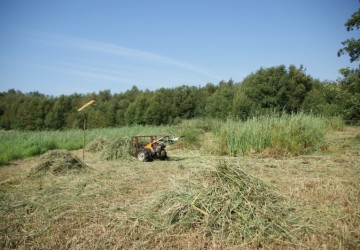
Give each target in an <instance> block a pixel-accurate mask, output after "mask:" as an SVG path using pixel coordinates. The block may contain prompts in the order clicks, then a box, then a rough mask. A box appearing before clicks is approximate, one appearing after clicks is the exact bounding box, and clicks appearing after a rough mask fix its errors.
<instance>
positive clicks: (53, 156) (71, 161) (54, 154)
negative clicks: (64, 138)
mask: <svg viewBox="0 0 360 250" xmlns="http://www.w3.org/2000/svg"><path fill="white" fill-rule="evenodd" d="M88 169H89V166H88V165H86V163H85V162H83V161H82V160H80V159H79V158H77V157H76V156H74V155H72V154H71V153H70V152H69V151H67V150H52V151H49V152H47V153H46V154H44V155H42V156H41V157H40V163H39V164H37V165H36V166H34V167H33V168H32V169H31V170H30V172H29V176H32V177H36V176H41V175H44V174H47V173H51V174H55V175H59V174H66V173H68V172H70V171H71V172H74V171H77V172H79V171H86V170H88Z"/></svg>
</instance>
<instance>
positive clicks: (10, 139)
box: [0, 125, 174, 165]
mask: <svg viewBox="0 0 360 250" xmlns="http://www.w3.org/2000/svg"><path fill="white" fill-rule="evenodd" d="M173 132H174V128H172V127H170V126H140V125H137V126H128V127H122V128H105V129H91V130H87V131H86V142H87V143H88V142H90V141H92V140H94V139H96V138H99V137H105V138H108V139H109V140H114V139H117V138H119V137H130V136H133V135H148V134H155V135H162V134H164V135H167V134H171V133H173ZM0 142H1V143H0V165H1V164H5V163H7V162H9V161H11V160H16V159H22V158H26V157H30V156H35V155H40V154H43V153H45V152H47V151H49V150H53V149H66V150H75V149H80V148H82V147H83V131H82V130H80V129H77V130H65V131H36V132H34V131H0Z"/></svg>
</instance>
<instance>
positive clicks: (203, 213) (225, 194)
mask: <svg viewBox="0 0 360 250" xmlns="http://www.w3.org/2000/svg"><path fill="white" fill-rule="evenodd" d="M144 218H147V219H145V220H148V221H149V222H151V224H153V225H155V227H156V228H157V229H158V230H160V232H161V233H162V234H164V233H165V234H166V235H169V234H171V235H181V234H184V233H189V232H193V231H196V232H200V233H201V235H202V236H203V237H206V238H208V239H209V241H213V240H216V241H225V242H227V244H230V245H239V244H249V245H252V246H255V247H261V246H263V244H265V243H270V242H272V243H273V244H274V243H276V242H282V244H283V243H284V242H287V243H288V244H289V245H292V244H296V243H297V239H296V238H297V237H296V235H298V233H299V232H300V231H301V230H302V229H303V228H304V227H303V226H300V225H299V220H298V217H297V215H296V213H295V209H294V207H293V206H292V205H290V204H289V201H288V200H287V199H286V198H284V197H282V196H280V195H278V194H277V193H276V192H275V191H274V190H273V189H272V188H271V187H270V186H268V185H266V184H265V183H264V182H262V181H261V180H259V179H257V178H255V177H253V176H250V175H248V174H246V173H245V172H244V171H242V170H241V169H239V168H238V167H236V166H232V165H229V164H227V163H225V162H222V163H220V164H219V165H218V166H217V167H216V169H212V170H203V171H197V172H194V173H192V174H191V175H190V176H189V178H188V179H186V180H185V181H184V183H182V184H180V185H179V184H177V185H175V186H174V187H173V188H172V189H170V190H169V191H167V192H165V193H163V194H162V195H160V196H159V197H157V198H156V199H155V201H154V202H153V203H152V207H149V208H147V209H146V212H144ZM200 237H201V236H200Z"/></svg>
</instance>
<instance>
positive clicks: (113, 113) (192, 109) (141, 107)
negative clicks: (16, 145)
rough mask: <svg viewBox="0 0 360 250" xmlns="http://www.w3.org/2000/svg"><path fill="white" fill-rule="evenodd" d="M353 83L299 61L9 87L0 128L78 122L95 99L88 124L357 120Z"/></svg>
mask: <svg viewBox="0 0 360 250" xmlns="http://www.w3.org/2000/svg"><path fill="white" fill-rule="evenodd" d="M359 86H360V84H359V72H357V75H354V74H350V73H349V74H348V75H347V76H345V77H344V78H343V79H341V80H339V81H337V82H328V81H325V82H321V81H319V80H317V79H314V78H312V77H311V76H310V75H308V74H306V72H305V69H304V67H302V66H300V67H299V68H297V67H295V66H293V65H290V66H289V67H286V66H284V65H280V66H276V67H270V68H260V69H259V70H257V71H256V72H254V73H251V74H250V75H248V76H247V77H246V78H244V79H243V80H242V81H241V82H234V81H233V80H232V79H230V80H228V81H220V82H219V83H218V84H212V83H208V84H206V85H205V86H202V87H195V86H186V85H183V86H179V87H175V88H160V89H158V90H155V91H149V90H139V89H138V88H137V87H136V86H133V87H132V88H131V89H130V90H127V91H125V92H122V93H111V91H110V90H103V91H100V92H98V93H89V94H77V93H75V94H72V95H67V96H66V95H61V96H57V97H53V96H47V95H44V94H41V93H39V92H31V93H22V92H21V91H17V90H14V89H10V90H8V91H7V92H2V93H0V128H1V129H4V130H12V129H14V130H57V129H69V128H80V127H81V126H82V125H83V119H84V113H83V112H77V109H78V108H79V107H81V106H82V105H83V104H84V103H86V102H88V101H90V100H95V101H96V102H95V104H94V105H91V106H89V107H88V108H87V109H86V110H85V111H84V112H86V114H87V115H88V117H89V119H88V127H90V128H102V127H118V126H126V125H133V124H141V125H146V124H148V125H164V124H176V123H178V122H180V121H181V120H182V119H192V118H199V117H212V118H218V119H223V120H225V119H227V118H235V119H236V118H238V119H242V120H246V119H248V118H250V117H253V116H258V115H262V114H267V113H269V112H285V113H297V112H305V113H313V114H318V115H323V116H341V117H342V118H343V119H344V120H348V121H353V122H358V121H359V120H360V98H359V95H360V88H359Z"/></svg>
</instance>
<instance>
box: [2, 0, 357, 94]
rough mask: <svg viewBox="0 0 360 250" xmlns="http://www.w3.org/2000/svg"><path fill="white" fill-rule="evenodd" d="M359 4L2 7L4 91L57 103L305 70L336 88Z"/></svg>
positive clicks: (38, 0)
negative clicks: (62, 98) (70, 97)
mask: <svg viewBox="0 0 360 250" xmlns="http://www.w3.org/2000/svg"><path fill="white" fill-rule="evenodd" d="M359 7H360V3H359V1H358V0H331V1H328V0H302V1H299V0H272V1H269V0H208V1H205V0H204V1H202V0H198V1H196V0H191V1H190V0H189V1H188V0H181V1H178V0H173V1H170V0H167V1H165V0H160V1H159V0H152V1H150V0H148V1H146V0H132V1H125V0H87V1H85V0H52V1H50V0H33V1H29V0H0V38H1V39H0V91H7V90H8V89H16V90H20V91H22V92H30V91H39V92H40V93H44V94H47V95H55V96H57V95H61V94H72V93H81V94H85V93H89V92H98V91H100V90H107V89H109V90H111V92H112V93H117V92H124V91H126V90H128V89H130V88H131V87H132V86H133V85H136V86H137V87H138V88H140V89H150V90H155V89H158V88H161V87H176V86H180V85H183V84H185V85H194V86H199V85H200V86H204V85H206V84H207V83H209V82H211V83H214V84H217V83H218V82H219V81H221V80H226V81H227V80H229V79H230V78H232V79H233V80H234V81H235V82H239V81H241V80H242V79H243V78H244V77H246V76H247V75H249V74H250V73H252V72H255V71H256V70H258V69H259V68H260V67H271V66H278V65H281V64H284V65H286V66H289V65H290V64H294V65H296V66H300V65H301V64H302V65H304V67H305V68H306V72H307V73H308V74H310V75H311V76H312V77H314V78H316V79H320V80H336V79H337V78H338V77H339V76H340V74H339V73H338V70H339V69H340V68H342V67H348V66H350V67H353V68H354V67H356V66H355V65H352V64H350V62H349V58H348V57H347V56H342V57H340V58H339V57H337V51H338V50H339V49H340V48H341V46H342V45H341V41H343V40H345V39H347V38H350V37H357V36H358V34H357V33H356V32H355V31H354V32H347V31H346V29H345V26H344V23H345V22H346V21H347V20H348V19H349V17H350V16H351V15H352V14H353V13H354V12H355V11H356V10H357V9H358V8H359Z"/></svg>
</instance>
